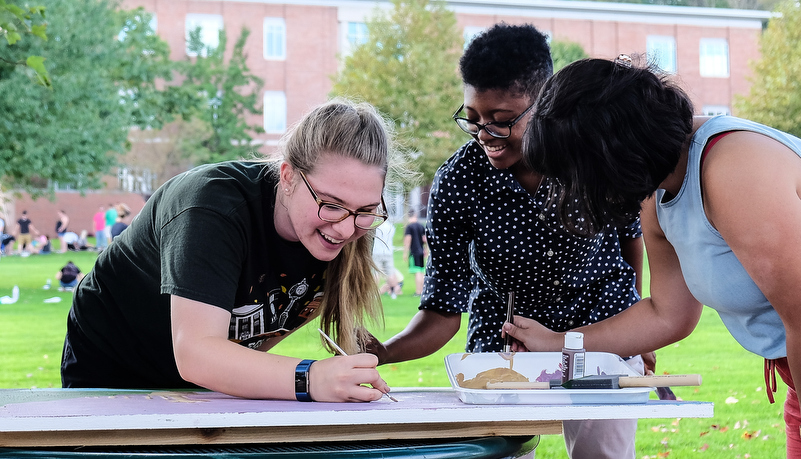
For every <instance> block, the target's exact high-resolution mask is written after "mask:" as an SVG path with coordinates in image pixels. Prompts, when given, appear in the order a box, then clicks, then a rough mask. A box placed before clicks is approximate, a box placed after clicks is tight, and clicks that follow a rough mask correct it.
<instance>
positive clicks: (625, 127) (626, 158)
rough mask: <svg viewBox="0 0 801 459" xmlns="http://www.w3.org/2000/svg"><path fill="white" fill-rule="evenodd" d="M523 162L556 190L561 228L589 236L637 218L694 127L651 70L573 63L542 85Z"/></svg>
mask: <svg viewBox="0 0 801 459" xmlns="http://www.w3.org/2000/svg"><path fill="white" fill-rule="evenodd" d="M533 111H534V115H533V116H532V117H531V120H530V121H529V124H528V126H527V129H526V133H525V134H524V136H523V160H524V161H526V162H527V163H528V165H529V166H530V167H531V168H533V169H534V170H536V171H538V172H540V173H541V174H543V175H545V176H548V177H554V178H556V179H557V182H558V184H559V186H558V193H557V194H556V195H555V196H554V199H555V200H556V202H557V208H558V209H559V216H560V218H561V221H562V223H563V224H564V225H565V227H567V229H568V230H570V231H571V232H573V233H575V234H580V235H592V234H597V233H598V232H600V231H603V230H604V228H605V227H606V226H607V225H618V224H622V223H624V222H626V221H630V219H631V218H632V217H634V216H636V215H637V213H638V212H639V211H640V206H641V204H642V201H643V200H645V199H646V198H647V197H648V196H650V195H651V194H653V192H654V191H656V189H657V187H658V186H659V184H660V183H662V182H663V181H664V180H665V178H667V176H668V175H669V174H670V173H672V172H673V171H674V170H675V168H676V165H677V164H678V161H679V156H680V154H681V151H682V148H683V146H684V144H685V142H686V141H687V139H688V138H689V136H690V134H691V132H692V127H693V106H692V102H691V101H690V98H689V96H688V95H687V94H686V93H685V92H684V91H683V90H682V89H681V88H680V87H678V86H677V85H676V84H675V83H674V82H672V81H671V80H670V78H669V77H668V76H667V75H665V74H663V73H660V72H659V70H658V69H656V68H651V67H648V66H644V67H639V66H637V65H634V66H630V65H626V64H621V63H617V62H615V61H609V60H604V59H583V60H580V61H576V62H574V63H572V64H570V65H568V66H566V67H564V68H563V69H562V70H560V71H559V72H558V73H557V74H556V75H554V76H553V77H552V78H551V79H549V80H548V81H547V82H546V83H545V85H544V86H543V88H542V92H541V93H540V95H539V98H538V100H537V102H536V105H535V106H534V110H533Z"/></svg>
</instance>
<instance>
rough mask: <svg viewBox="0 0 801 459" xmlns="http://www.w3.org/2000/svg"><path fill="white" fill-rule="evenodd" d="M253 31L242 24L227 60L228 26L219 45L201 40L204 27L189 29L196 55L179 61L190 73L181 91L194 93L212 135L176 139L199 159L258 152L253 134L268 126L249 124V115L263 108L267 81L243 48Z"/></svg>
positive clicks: (195, 107) (195, 105)
mask: <svg viewBox="0 0 801 459" xmlns="http://www.w3.org/2000/svg"><path fill="white" fill-rule="evenodd" d="M249 35H250V31H249V30H248V29H247V28H243V29H242V31H241V33H240V35H239V39H238V40H237V41H236V44H235V45H234V48H233V52H232V54H231V58H230V59H229V60H228V62H226V61H225V48H226V43H227V41H228V40H227V35H226V32H225V31H224V30H222V31H220V40H219V46H217V47H216V48H210V47H207V46H205V45H204V44H203V43H202V41H201V39H200V28H198V29H196V30H194V31H190V38H189V51H190V52H191V53H192V54H196V56H197V57H194V58H191V57H187V58H186V60H185V61H184V62H183V63H182V64H181V65H179V67H178V68H179V71H180V73H181V74H182V75H183V76H184V77H185V81H184V83H183V84H182V87H181V91H182V92H183V93H184V94H187V95H191V97H193V98H194V103H193V109H192V115H193V116H194V117H197V118H198V119H200V120H202V121H203V122H205V123H206V124H207V125H208V127H209V129H208V130H206V131H205V132H207V133H208V134H207V135H202V136H200V137H194V138H190V139H177V140H178V144H180V145H182V147H181V148H182V149H183V151H186V152H189V153H190V156H192V157H193V158H194V159H195V161H197V162H217V161H222V160H228V159H237V158H243V157H247V156H250V155H252V154H253V152H254V148H253V146H252V143H251V142H252V140H253V138H252V136H251V135H250V134H251V133H258V132H263V128H262V127H261V126H259V125H250V124H248V123H247V120H246V116H248V114H254V115H255V114H259V113H260V108H259V107H258V106H257V98H258V95H259V93H260V91H261V87H262V85H263V81H262V80H261V79H260V78H258V77H257V76H255V75H253V74H251V73H250V69H249V68H248V66H247V62H246V61H247V55H245V52H244V48H245V43H246V42H247V38H248V36H249ZM185 118H186V117H185ZM201 131H202V129H201ZM183 132H186V131H183ZM192 132H197V129H195V130H193V131H192Z"/></svg>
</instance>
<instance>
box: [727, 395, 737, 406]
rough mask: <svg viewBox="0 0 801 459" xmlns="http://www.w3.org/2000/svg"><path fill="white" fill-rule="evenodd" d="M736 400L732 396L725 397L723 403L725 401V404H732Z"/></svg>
mask: <svg viewBox="0 0 801 459" xmlns="http://www.w3.org/2000/svg"><path fill="white" fill-rule="evenodd" d="M737 402H739V400H737V399H736V398H734V397H728V398H727V399H726V401H725V403H726V404H727V405H734V404H735V403H737Z"/></svg>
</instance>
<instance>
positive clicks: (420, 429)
mask: <svg viewBox="0 0 801 459" xmlns="http://www.w3.org/2000/svg"><path fill="white" fill-rule="evenodd" d="M392 394H393V396H395V397H396V398H397V399H398V400H400V402H398V403H394V402H392V401H390V400H388V399H387V398H386V397H384V398H382V399H381V400H378V401H375V402H371V403H321V402H314V403H302V402H295V401H280V400H249V399H242V398H237V397H232V396H229V395H225V394H221V393H218V392H210V391H200V390H198V391H191V390H190V391H143V390H108V389H0V447H49V446H81V445H94V446H103V445H210V444H258V443H262V444H263V443H292V442H331V441H376V440H387V439H394V440H399V439H423V438H425V439H436V438H470V437H491V436H531V435H539V434H561V431H562V423H561V421H563V420H571V419H631V418H640V419H643V418H687V417H711V416H712V414H713V404H712V403H709V402H684V401H659V400H650V401H648V403H644V404H629V405H470V404H465V403H462V402H461V401H460V400H459V399H458V397H457V395H456V393H455V392H454V391H453V390H452V389H450V388H395V389H393V391H392Z"/></svg>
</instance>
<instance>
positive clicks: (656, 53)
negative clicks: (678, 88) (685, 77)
mask: <svg viewBox="0 0 801 459" xmlns="http://www.w3.org/2000/svg"><path fill="white" fill-rule="evenodd" d="M645 43H646V45H645V47H646V50H647V51H646V52H647V55H648V60H649V61H651V62H654V63H655V64H656V65H657V66H658V67H659V68H660V69H661V70H662V71H663V72H667V73H676V72H677V70H678V65H677V62H676V57H677V56H676V37H674V36H670V35H648V37H646V39H645Z"/></svg>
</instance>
